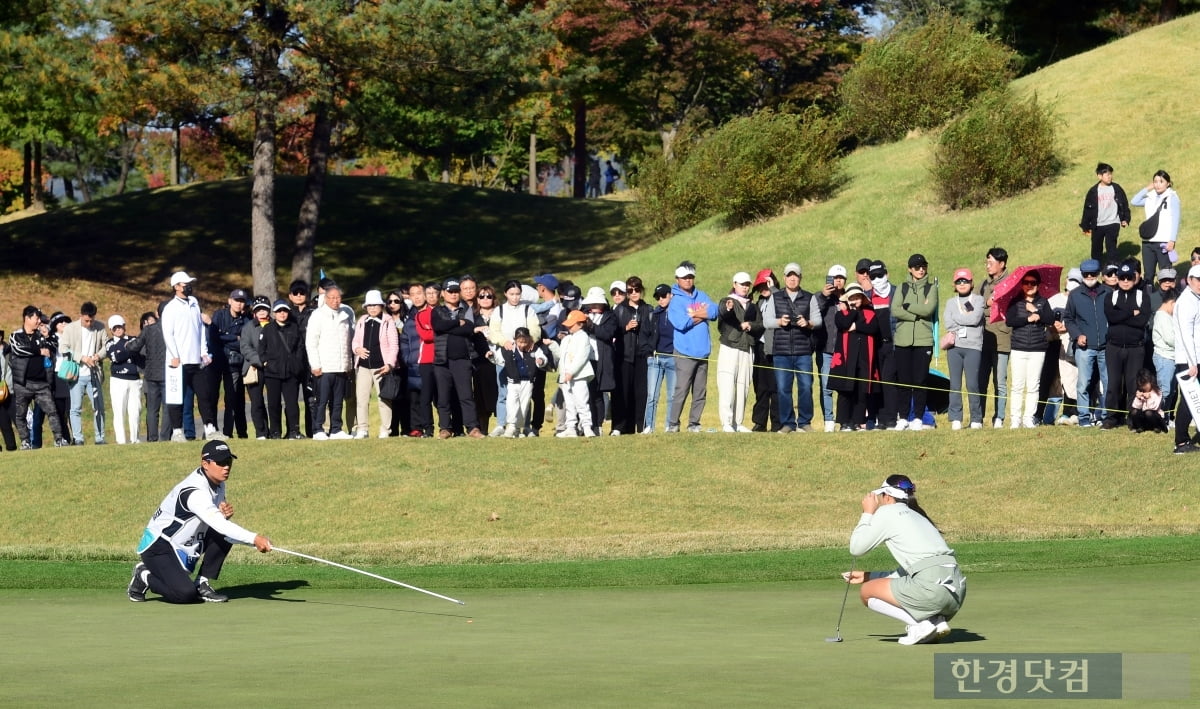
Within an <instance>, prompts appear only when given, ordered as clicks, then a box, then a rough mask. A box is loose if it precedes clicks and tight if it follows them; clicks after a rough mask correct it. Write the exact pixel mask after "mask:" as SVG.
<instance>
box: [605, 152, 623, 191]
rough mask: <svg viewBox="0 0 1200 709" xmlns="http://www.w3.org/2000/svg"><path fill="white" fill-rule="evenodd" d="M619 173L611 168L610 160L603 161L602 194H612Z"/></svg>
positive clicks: (619, 176)
mask: <svg viewBox="0 0 1200 709" xmlns="http://www.w3.org/2000/svg"><path fill="white" fill-rule="evenodd" d="M619 179H621V173H620V172H619V171H618V170H617V168H615V167H613V164H612V160H605V161H604V194H612V193H613V191H614V190H615V189H616V187H617V180H619Z"/></svg>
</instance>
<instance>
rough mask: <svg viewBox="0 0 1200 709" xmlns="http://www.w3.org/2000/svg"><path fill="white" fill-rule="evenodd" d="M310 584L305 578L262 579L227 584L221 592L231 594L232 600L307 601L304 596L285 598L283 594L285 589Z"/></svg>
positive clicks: (292, 589) (293, 589) (289, 589)
mask: <svg viewBox="0 0 1200 709" xmlns="http://www.w3.org/2000/svg"><path fill="white" fill-rule="evenodd" d="M308 585H309V584H308V582H307V581H304V580H303V579H293V580H291V581H260V582H258V583H244V584H240V585H237V586H226V587H224V588H222V589H221V593H223V594H225V595H226V596H229V598H230V600H233V599H235V598H258V599H260V600H264V601H284V602H286V603H305V600H304V599H303V598H283V597H282V594H283V593H284V592H285V591H295V590H296V589H298V588H304V587H306V586H308Z"/></svg>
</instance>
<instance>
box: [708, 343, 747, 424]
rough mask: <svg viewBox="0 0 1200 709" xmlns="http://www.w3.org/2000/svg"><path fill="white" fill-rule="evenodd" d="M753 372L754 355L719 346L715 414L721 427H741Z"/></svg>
mask: <svg viewBox="0 0 1200 709" xmlns="http://www.w3.org/2000/svg"><path fill="white" fill-rule="evenodd" d="M753 371H754V353H753V352H743V351H741V350H737V349H734V348H732V347H729V346H727V345H721V346H720V351H719V352H718V353H717V414H718V417H719V418H720V419H721V426H722V427H725V426H734V427H736V426H741V425H742V421H743V420H744V419H745V417H746V396H747V395H748V394H749V393H750V379H751V377H752V376H753Z"/></svg>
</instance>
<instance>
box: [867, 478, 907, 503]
mask: <svg viewBox="0 0 1200 709" xmlns="http://www.w3.org/2000/svg"><path fill="white" fill-rule="evenodd" d="M901 484H904V483H901ZM907 485H908V486H909V487H911V488H912V492H911V493H910V492H907V491H905V490H901V489H900V488H899V487H896V486H895V485H888V484H887V481H886V480H885V481H884V482H883V484H882V485H880V486H879V487H877V488H875V489H874V490H872V491H871V494H872V495H888V496H890V497H893V498H895V499H897V500H907V499H908V498H909V496H910V495H911V494H914V493H916V491H917V488H916V486H914V485H913V484H912V483H907Z"/></svg>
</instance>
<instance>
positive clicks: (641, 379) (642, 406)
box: [612, 276, 654, 435]
mask: <svg viewBox="0 0 1200 709" xmlns="http://www.w3.org/2000/svg"><path fill="white" fill-rule="evenodd" d="M625 291H626V298H625V302H623V303H621V304H620V305H618V306H617V307H616V308H614V309H613V310H614V314H615V315H616V318H617V332H618V333H620V337H618V338H617V339H618V340H619V341H620V343H621V346H620V349H619V352H620V366H619V367H618V370H617V388H616V391H614V392H613V410H612V419H613V421H612V429H613V430H614V431H617V432H619V433H621V434H624V435H629V434H631V433H641V432H642V428H643V427H644V417H645V414H646V363H647V361H648V360H649V358H650V355H651V354H652V353H653V352H654V342H653V341H652V338H651V337H649V336H647V335H646V333H648V332H650V333H652V332H653V328H652V327H650V326H649V325H650V323H651V313H652V312H653V308H651V307H650V305H649V304H648V303H646V301H645V295H646V286H645V284H643V283H642V279H641V278H638V277H637V276H630V277H629V278H628V279H627V280H626V281H625ZM643 324H645V325H647V327H643Z"/></svg>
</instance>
